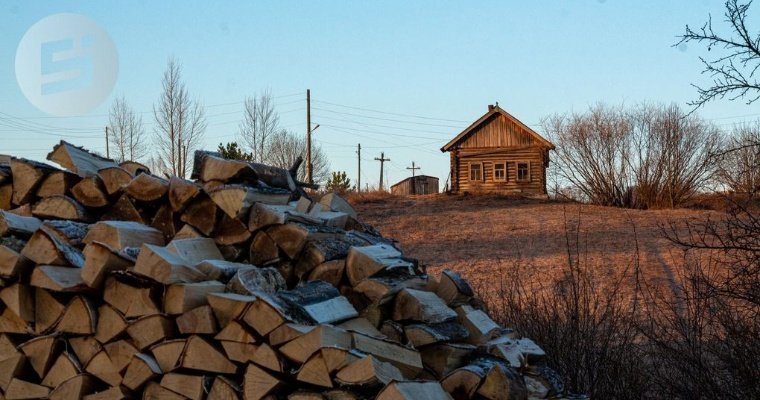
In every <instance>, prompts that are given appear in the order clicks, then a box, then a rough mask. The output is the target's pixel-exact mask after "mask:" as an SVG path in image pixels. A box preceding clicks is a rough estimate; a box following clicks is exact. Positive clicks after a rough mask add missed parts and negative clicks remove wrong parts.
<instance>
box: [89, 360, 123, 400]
mask: <svg viewBox="0 0 760 400" xmlns="http://www.w3.org/2000/svg"><path fill="white" fill-rule="evenodd" d="M85 371H87V372H88V373H89V374H92V375H93V376H95V377H96V378H98V379H100V380H101V381H103V382H105V383H107V384H109V385H111V386H119V385H120V384H121V380H122V378H121V374H120V373H119V372H120V370H119V369H118V368H117V367H116V366H115V365H114V363H113V362H112V361H111V358H110V357H109V356H108V353H106V351H105V350H102V351H100V352H98V354H96V355H95V356H94V357H92V360H90V362H89V363H87V366H86V367H85ZM108 395H109V396H111V395H113V394H112V393H109V394H108ZM106 398H112V397H106Z"/></svg>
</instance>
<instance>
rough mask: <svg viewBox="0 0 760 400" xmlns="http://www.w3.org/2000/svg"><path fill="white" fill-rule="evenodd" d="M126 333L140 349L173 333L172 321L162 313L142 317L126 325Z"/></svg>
mask: <svg viewBox="0 0 760 400" xmlns="http://www.w3.org/2000/svg"><path fill="white" fill-rule="evenodd" d="M127 333H128V334H129V336H130V337H131V338H132V339H133V340H134V342H135V344H136V345H137V347H138V348H139V349H140V350H143V349H145V348H146V347H148V346H150V345H152V344H154V343H156V342H158V341H160V340H164V339H167V338H170V337H172V334H173V333H174V322H173V321H172V320H170V319H168V318H166V317H164V316H163V315H160V314H155V315H148V316H145V317H142V318H140V319H138V320H136V321H134V322H132V323H131V324H130V325H129V326H128V327H127Z"/></svg>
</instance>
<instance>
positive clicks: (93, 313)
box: [56, 296, 98, 335]
mask: <svg viewBox="0 0 760 400" xmlns="http://www.w3.org/2000/svg"><path fill="white" fill-rule="evenodd" d="M97 324H98V310H97V309H96V308H95V306H94V305H93V304H92V302H91V301H90V300H89V299H88V298H87V297H84V296H77V297H74V298H73V299H71V301H70V302H69V304H68V305H67V306H66V309H65V310H64V311H63V316H62V317H61V320H60V321H59V322H58V325H57V326H56V331H58V332H64V333H72V334H76V335H92V334H94V333H95V329H96V328H97Z"/></svg>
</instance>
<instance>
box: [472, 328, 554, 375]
mask: <svg viewBox="0 0 760 400" xmlns="http://www.w3.org/2000/svg"><path fill="white" fill-rule="evenodd" d="M483 347H485V349H486V350H487V351H488V352H489V353H490V354H492V355H494V356H496V357H498V358H501V359H503V360H506V361H508V362H509V364H510V365H511V366H513V367H515V368H519V367H525V366H528V365H531V364H533V365H535V364H540V363H542V362H543V361H544V358H545V357H546V353H545V352H544V350H543V349H541V347H539V346H538V345H537V344H536V343H535V342H534V341H532V340H530V339H528V338H521V339H515V338H513V337H512V336H511V335H505V336H502V337H499V338H496V339H493V340H491V341H490V342H488V343H487V344H486V345H485V346H483Z"/></svg>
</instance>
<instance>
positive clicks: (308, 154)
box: [306, 89, 314, 184]
mask: <svg viewBox="0 0 760 400" xmlns="http://www.w3.org/2000/svg"><path fill="white" fill-rule="evenodd" d="M311 167H312V165H311V89H306V182H309V183H310V184H311V183H314V182H313V180H312V176H311Z"/></svg>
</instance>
